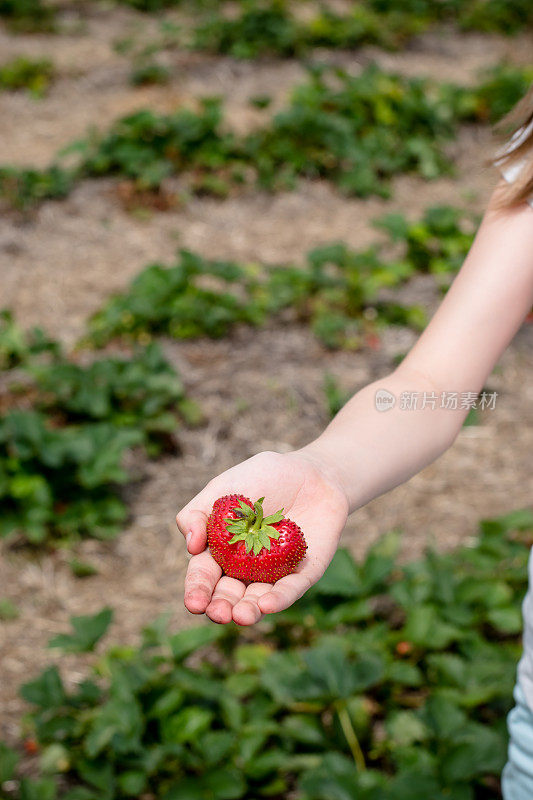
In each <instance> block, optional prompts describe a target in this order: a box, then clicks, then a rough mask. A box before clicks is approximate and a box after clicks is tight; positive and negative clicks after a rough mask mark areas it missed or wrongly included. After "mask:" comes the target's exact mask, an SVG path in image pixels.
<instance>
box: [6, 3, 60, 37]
mask: <svg viewBox="0 0 533 800" xmlns="http://www.w3.org/2000/svg"><path fill="white" fill-rule="evenodd" d="M54 16H55V13H54V9H53V7H52V6H51V5H49V4H48V3H47V2H46V0H0V19H2V18H3V19H5V21H6V22H7V24H8V25H9V27H10V28H11V29H12V30H15V31H21V32H33V31H50V30H53V28H54Z"/></svg>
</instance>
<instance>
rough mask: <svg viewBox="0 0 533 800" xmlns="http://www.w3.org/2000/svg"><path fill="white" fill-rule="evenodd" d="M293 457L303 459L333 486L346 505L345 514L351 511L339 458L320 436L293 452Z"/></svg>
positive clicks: (346, 484) (346, 483) (345, 480)
mask: <svg viewBox="0 0 533 800" xmlns="http://www.w3.org/2000/svg"><path fill="white" fill-rule="evenodd" d="M295 455H297V456H299V457H301V458H304V459H305V460H306V461H308V462H309V463H310V464H311V465H312V466H313V467H315V469H317V470H318V472H320V474H321V476H322V477H323V478H324V480H326V481H327V482H328V483H329V484H330V485H331V486H333V487H334V488H335V489H336V490H337V491H338V493H339V495H340V496H341V498H340V499H341V500H342V502H343V503H344V504H345V505H346V513H347V514H349V513H350V511H351V510H352V509H351V507H350V489H349V482H348V479H347V476H346V475H345V474H344V473H343V470H342V467H341V465H340V464H339V457H338V455H337V454H336V453H335V451H334V449H333V447H332V446H331V445H330V444H329V443H328V442H327V441H326V440H325V439H324V436H323V435H322V436H321V437H319V438H318V439H315V440H314V441H313V442H310V443H309V444H307V445H305V446H304V447H302V448H300V449H299V450H296V451H295Z"/></svg>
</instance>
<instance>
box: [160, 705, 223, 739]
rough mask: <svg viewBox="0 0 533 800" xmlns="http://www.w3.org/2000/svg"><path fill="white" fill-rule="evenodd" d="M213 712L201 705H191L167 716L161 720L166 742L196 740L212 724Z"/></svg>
mask: <svg viewBox="0 0 533 800" xmlns="http://www.w3.org/2000/svg"><path fill="white" fill-rule="evenodd" d="M212 719H213V714H212V712H211V711H208V710H207V709H206V708H201V707H200V706H189V707H188V708H184V709H182V710H181V711H179V712H178V713H177V714H173V715H172V716H171V717H166V718H165V719H163V720H162V722H161V732H162V736H163V741H164V742H176V743H178V744H184V743H185V742H191V741H194V740H195V739H196V738H197V737H198V736H200V734H202V733H204V732H205V731H206V730H207V729H208V728H209V726H210V724H211V721H212Z"/></svg>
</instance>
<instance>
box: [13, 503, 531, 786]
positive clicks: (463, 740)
mask: <svg viewBox="0 0 533 800" xmlns="http://www.w3.org/2000/svg"><path fill="white" fill-rule="evenodd" d="M532 534H533V517H532V515H531V512H527V511H524V512H515V513H513V514H510V515H508V516H507V517H504V518H501V519H496V520H490V521H485V522H484V523H482V526H481V535H480V538H479V540H478V541H477V542H476V543H475V544H473V545H471V546H469V547H463V548H461V549H460V550H458V551H457V552H455V553H451V554H450V553H449V554H437V553H435V552H433V551H429V552H428V553H427V554H426V556H425V557H424V558H423V559H422V560H420V561H418V562H415V563H411V564H407V565H403V566H400V565H398V563H397V561H396V554H397V549H398V543H399V540H398V536H397V534H395V533H391V534H388V535H386V536H385V537H384V538H383V539H382V540H381V541H378V543H377V544H376V545H374V547H373V548H371V550H370V551H369V553H368V554H367V556H366V559H365V561H364V562H363V563H362V564H356V563H355V562H354V561H353V559H352V558H351V556H350V555H349V554H348V553H347V552H346V551H342V550H341V551H339V552H338V553H337V555H336V556H335V558H334V560H333V562H332V564H331V566H330V567H329V569H328V570H327V572H326V574H325V576H324V577H323V579H322V580H321V581H320V582H319V583H318V584H317V585H316V586H315V587H314V588H312V589H311V590H310V591H309V592H308V593H307V594H306V595H305V597H304V598H302V599H301V600H300V601H299V602H298V603H297V604H296V605H294V606H293V607H292V608H291V609H289V610H287V611H285V612H282V613H280V614H277V615H275V616H273V617H269V618H267V619H266V620H265V621H264V622H263V623H261V624H260V625H259V627H258V628H255V629H253V630H252V629H250V630H248V631H246V633H243V632H242V631H239V629H238V628H237V627H236V626H215V625H212V626H202V627H200V628H193V629H188V630H182V631H180V632H179V633H170V632H169V631H168V629H167V625H166V622H165V619H164V618H160V619H158V620H156V621H155V622H154V624H152V625H150V626H149V627H147V628H146V629H145V630H144V631H143V635H142V643H141V645H140V646H139V647H124V646H122V647H119V646H114V647H111V648H109V649H108V650H107V651H103V650H102V649H101V648H100V655H99V656H98V657H97V661H96V667H95V668H94V670H93V671H92V672H91V671H90V670H88V669H87V668H86V667H85V668H83V672H84V674H83V676H82V679H81V680H79V681H78V682H77V683H76V685H75V686H74V687H72V688H67V686H66V684H65V683H64V682H63V681H62V678H61V675H60V673H59V671H58V669H57V667H55V666H49V667H48V668H46V669H45V670H44V671H43V672H42V674H41V675H40V676H38V677H37V678H36V679H34V680H32V681H30V682H29V683H26V684H25V685H24V686H23V687H22V689H21V696H22V698H23V699H24V700H25V701H27V703H29V704H30V706H31V708H32V711H31V712H30V714H29V716H28V718H27V721H26V728H25V729H26V736H27V739H26V750H27V752H30V753H33V754H34V755H33V762H34V763H33V765H32V768H31V770H30V772H31V774H32V775H34V777H33V778H28V777H22V778H21V777H20V776H19V773H18V772H17V761H18V752H17V750H18V747H17V749H11V748H9V747H7V746H6V745H2V744H0V784H2V782H3V787H4V796H5V797H6V800H56V798H61V800H127V799H128V798H131V799H133V798H140V797H142V798H147V799H148V798H150V800H182V798H187V800H207V798H210V800H239V798H247V799H248V800H251V798H258V797H273V798H281V797H288V796H290V797H294V798H295V800H331V798H334V797H336V798H341V799H342V800H392V798H394V800H428V798H431V799H432V800H446V798H449V797H453V798H454V800H474V798H484V800H496V798H498V797H500V793H499V782H498V777H497V776H498V775H499V773H500V770H501V768H502V766H503V763H504V760H505V754H506V731H505V716H506V713H507V712H508V710H509V708H510V703H511V697H512V687H513V683H514V678H515V669H516V662H517V659H518V657H519V654H520V640H519V631H520V628H521V619H520V602H521V600H522V597H523V593H524V591H525V588H526V585H527V558H528V553H529V545H530V543H531V536H532ZM111 618H112V613H111V611H110V609H103V610H102V611H101V612H100V613H99V614H96V615H95V616H93V617H91V616H88V617H77V618H73V620H72V625H73V628H72V631H71V632H69V633H64V634H60V635H59V636H56V637H55V638H54V639H53V640H52V641H51V642H50V646H51V647H54V648H61V649H62V650H63V651H64V652H70V653H72V652H74V653H79V652H89V651H93V650H94V648H95V645H96V644H97V642H98V640H99V638H100V637H101V636H102V635H103V634H104V633H105V631H106V629H107V627H108V626H109V623H110V621H111ZM25 774H26V775H27V774H28V765H27V764H26V768H25Z"/></svg>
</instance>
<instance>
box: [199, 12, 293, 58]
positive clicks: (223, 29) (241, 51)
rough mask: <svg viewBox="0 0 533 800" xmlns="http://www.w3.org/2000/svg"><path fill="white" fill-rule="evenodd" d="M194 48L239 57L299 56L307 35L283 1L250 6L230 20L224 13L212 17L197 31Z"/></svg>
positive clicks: (213, 14) (211, 15)
mask: <svg viewBox="0 0 533 800" xmlns="http://www.w3.org/2000/svg"><path fill="white" fill-rule="evenodd" d="M192 46H193V47H194V48H196V49H198V50H208V51H211V52H214V53H224V54H228V55H232V56H234V57H236V58H257V57H258V56H262V55H272V54H275V55H278V56H295V55H301V54H302V53H303V52H304V49H305V46H306V42H305V33H304V31H303V30H302V27H301V25H299V24H298V22H296V20H295V19H294V18H293V17H292V15H291V14H290V13H289V12H288V10H287V7H286V3H284V2H282V0H269V2H266V3H248V4H247V5H244V7H243V9H242V10H241V13H240V14H238V15H237V16H235V17H228V16H226V15H225V14H224V11H223V10H222V11H221V12H219V13H212V14H210V15H209V17H208V19H207V21H205V22H204V23H202V24H200V25H199V26H198V27H197V28H196V29H195V31H194V37H193V42H192Z"/></svg>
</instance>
